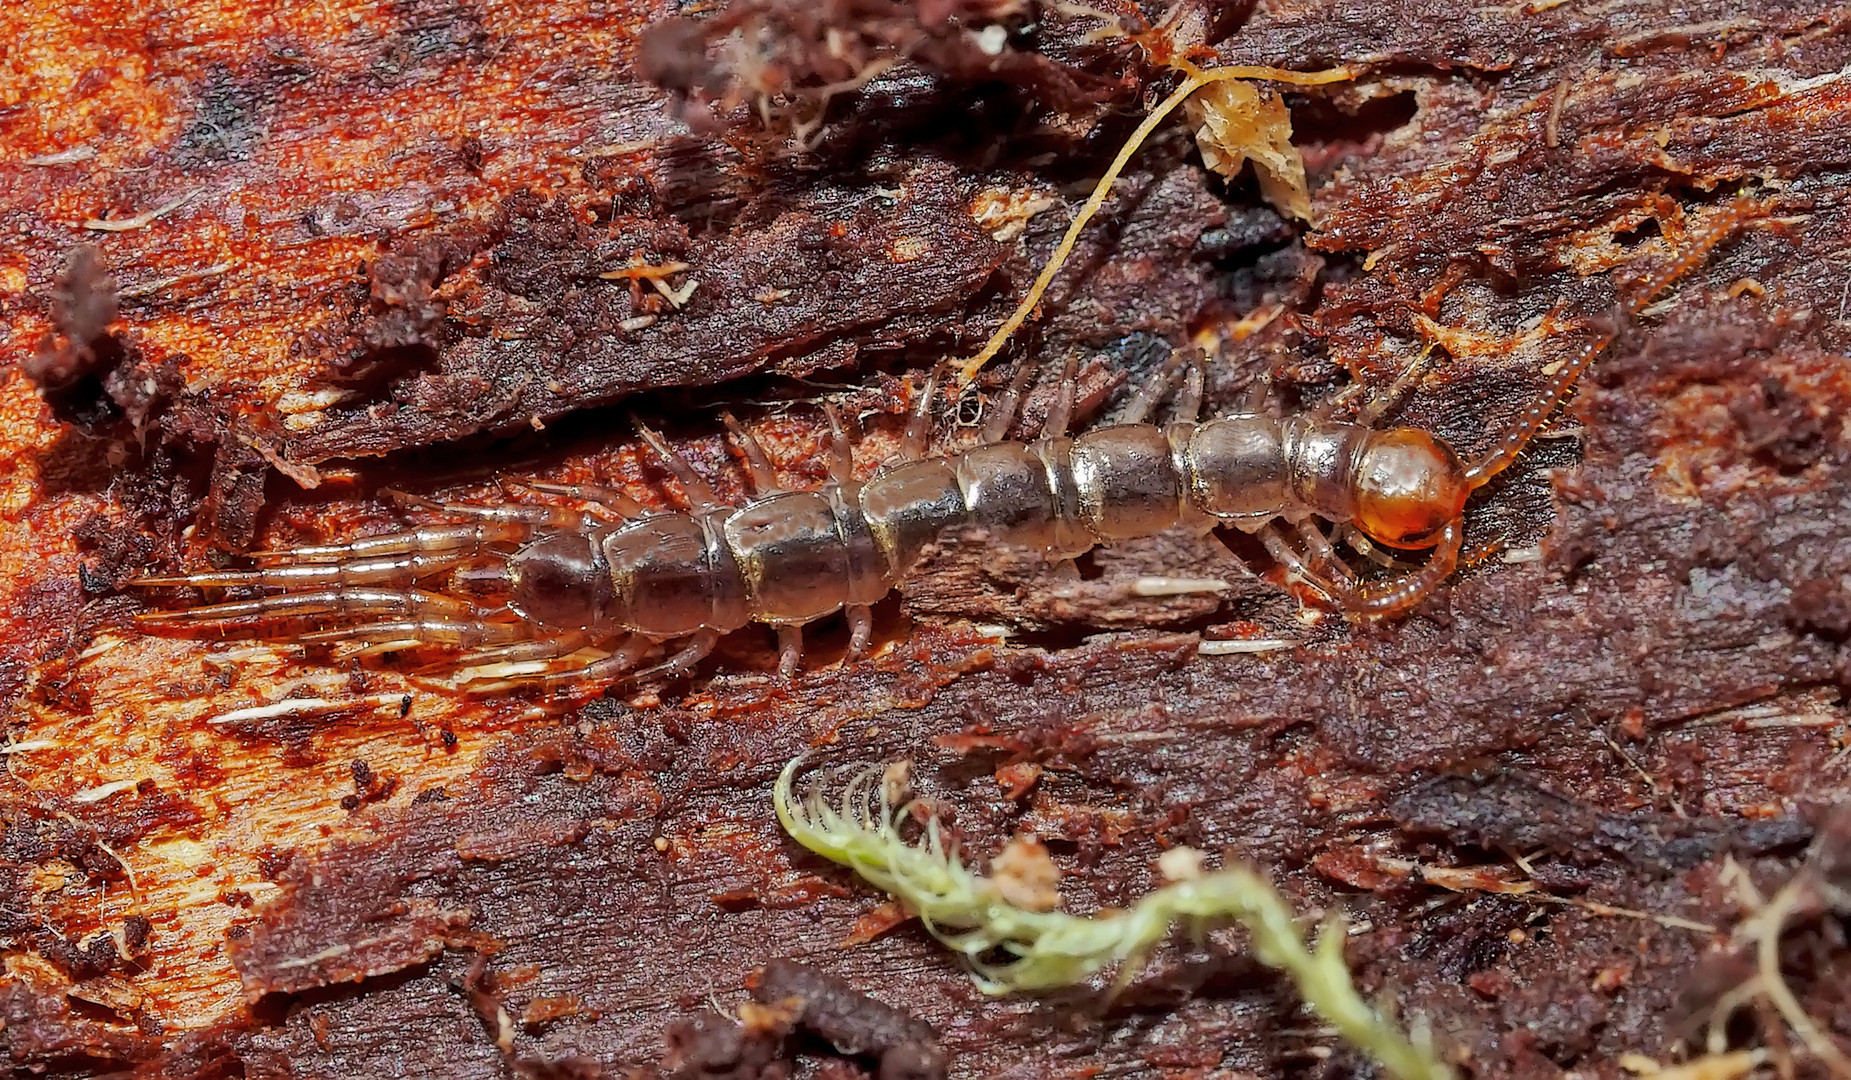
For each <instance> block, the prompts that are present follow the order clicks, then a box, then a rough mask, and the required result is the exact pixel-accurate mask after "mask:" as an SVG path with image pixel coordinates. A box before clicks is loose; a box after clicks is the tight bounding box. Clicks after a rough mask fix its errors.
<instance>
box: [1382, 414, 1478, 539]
mask: <svg viewBox="0 0 1851 1080" xmlns="http://www.w3.org/2000/svg"><path fill="white" fill-rule="evenodd" d="M1354 485H1355V486H1354V492H1355V498H1356V518H1355V521H1356V526H1357V528H1359V529H1361V530H1362V531H1363V534H1364V535H1366V536H1367V537H1369V539H1371V540H1373V541H1375V542H1376V543H1378V544H1383V545H1385V546H1387V547H1392V548H1424V547H1429V546H1431V545H1432V544H1433V542H1434V540H1435V539H1436V538H1437V537H1438V535H1439V532H1440V530H1441V529H1443V528H1445V527H1446V524H1447V522H1450V521H1456V520H1458V518H1459V515H1460V513H1461V512H1463V511H1464V509H1465V499H1466V496H1468V495H1470V494H1471V493H1472V488H1471V485H1470V484H1468V483H1467V482H1466V477H1465V466H1464V465H1463V464H1462V463H1461V462H1460V461H1459V455H1457V454H1455V453H1453V451H1452V448H1451V447H1449V446H1447V445H1446V444H1445V443H1443V442H1441V441H1439V440H1438V439H1436V438H1434V437H1433V436H1431V435H1429V434H1427V433H1426V432H1424V431H1421V430H1419V429H1417V428H1395V429H1393V430H1390V431H1378V432H1373V433H1372V434H1371V436H1370V438H1369V441H1368V443H1367V444H1365V445H1364V447H1363V452H1362V455H1361V457H1360V458H1359V459H1358V461H1357V464H1356V474H1355V480H1354Z"/></svg>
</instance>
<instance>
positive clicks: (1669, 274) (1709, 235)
mask: <svg viewBox="0 0 1851 1080" xmlns="http://www.w3.org/2000/svg"><path fill="white" fill-rule="evenodd" d="M1757 208H1758V203H1757V202H1756V201H1755V200H1754V199H1751V198H1749V197H1748V196H1746V195H1744V196H1741V197H1740V198H1737V199H1736V200H1734V201H1733V202H1731V203H1730V204H1729V205H1728V206H1726V207H1724V208H1723V209H1722V210H1721V211H1719V212H1718V213H1717V214H1716V216H1715V217H1714V218H1713V219H1712V220H1711V221H1710V222H1709V223H1708V224H1707V225H1706V226H1705V227H1704V229H1703V231H1702V232H1700V233H1698V234H1697V236H1696V238H1695V239H1694V241H1693V242H1692V243H1691V244H1690V245H1689V246H1688V247H1687V248H1686V249H1685V250H1684V251H1683V252H1681V253H1680V254H1678V255H1676V256H1675V257H1674V258H1672V259H1671V261H1670V262H1668V263H1666V264H1665V266H1664V267H1663V268H1662V269H1660V270H1659V271H1658V272H1657V273H1655V274H1652V275H1650V276H1648V277H1647V278H1646V279H1645V280H1644V281H1643V282H1642V283H1641V287H1640V288H1639V289H1638V291H1636V292H1634V293H1633V294H1632V296H1631V297H1630V298H1629V299H1627V300H1626V301H1625V302H1624V303H1623V304H1621V306H1620V310H1621V313H1622V317H1623V318H1625V319H1631V318H1634V317H1636V316H1637V315H1638V314H1639V313H1640V312H1642V311H1644V310H1645V309H1646V308H1647V307H1649V306H1650V305H1651V304H1652V302H1653V301H1655V300H1657V299H1658V297H1659V296H1660V295H1661V294H1662V293H1663V292H1664V291H1665V290H1666V289H1669V288H1670V287H1671V286H1672V285H1674V284H1676V283H1677V281H1678V279H1680V278H1682V277H1684V276H1685V275H1686V274H1689V273H1690V272H1691V271H1692V270H1694V269H1696V268H1697V267H1698V266H1701V265H1702V264H1703V263H1704V261H1705V260H1706V259H1708V258H1709V253H1710V252H1711V250H1713V249H1714V248H1715V247H1716V245H1717V244H1720V243H1722V241H1723V240H1724V239H1725V238H1726V237H1728V236H1729V235H1731V234H1732V233H1734V232H1735V230H1736V228H1737V227H1739V226H1740V225H1741V223H1742V222H1743V221H1744V220H1746V219H1747V218H1749V217H1750V216H1752V212H1753V211H1754V210H1756V209H1757ZM1619 334H1620V326H1619V325H1618V324H1617V322H1616V324H1615V325H1614V326H1612V327H1610V328H1608V329H1606V330H1603V331H1601V332H1600V333H1599V334H1596V335H1595V336H1594V338H1593V339H1592V340H1590V341H1588V342H1587V343H1585V344H1584V345H1582V346H1581V349H1580V350H1579V351H1578V352H1576V353H1575V355H1574V356H1573V357H1572V358H1570V359H1569V360H1568V361H1567V362H1565V363H1564V364H1563V365H1562V367H1561V370H1559V371H1557V372H1556V373H1555V374H1554V375H1553V376H1551V377H1550V379H1549V381H1548V382H1547V383H1544V384H1543V388H1542V392H1541V393H1539V394H1538V395H1537V396H1536V400H1534V401H1532V402H1531V403H1530V405H1529V407H1527V408H1525V409H1524V410H1523V411H1522V412H1521V413H1518V414H1517V418H1516V420H1515V421H1514V422H1513V423H1512V424H1511V425H1510V427H1509V428H1508V429H1507V430H1506V431H1505V432H1504V437H1503V438H1502V439H1500V440H1498V443H1497V445H1496V446H1494V447H1493V448H1492V449H1491V451H1490V452H1489V453H1487V454H1486V455H1485V456H1484V457H1483V458H1480V459H1479V460H1478V461H1477V462H1476V463H1474V464H1473V465H1472V466H1471V467H1470V468H1468V469H1467V470H1466V473H1465V479H1466V483H1467V485H1468V486H1469V487H1471V488H1472V489H1473V490H1477V489H1478V488H1481V487H1484V486H1485V485H1486V484H1488V483H1490V482H1491V478H1492V477H1494V476H1496V475H1497V474H1499V473H1501V472H1503V471H1504V470H1505V469H1508V468H1510V466H1511V463H1512V462H1514V461H1516V460H1517V456H1518V455H1519V454H1521V453H1522V452H1523V448H1524V447H1526V446H1528V445H1529V443H1530V440H1531V439H1533V438H1535V437H1536V433H1537V432H1538V431H1540V430H1542V426H1543V424H1544V423H1546V422H1547V421H1548V419H1549V417H1550V416H1552V415H1553V414H1554V413H1555V410H1556V409H1557V408H1559V407H1560V406H1561V404H1562V402H1563V401H1565V400H1567V398H1568V395H1569V394H1570V393H1572V392H1573V391H1574V388H1575V384H1576V383H1578V382H1580V381H1581V376H1582V375H1584V374H1586V373H1587V369H1588V368H1590V367H1592V366H1593V364H1594V361H1595V360H1598V359H1599V358H1600V357H1601V356H1602V355H1603V354H1604V353H1605V352H1606V351H1607V347H1608V346H1610V345H1612V344H1613V341H1614V339H1615V338H1617V337H1618V336H1619Z"/></svg>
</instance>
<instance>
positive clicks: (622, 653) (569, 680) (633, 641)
mask: <svg viewBox="0 0 1851 1080" xmlns="http://www.w3.org/2000/svg"><path fill="white" fill-rule="evenodd" d="M716 640H717V639H716ZM656 644H657V641H656V639H655V638H651V637H646V636H644V635H642V634H631V635H630V636H629V637H628V638H626V639H624V643H623V644H622V645H620V646H618V648H617V650H616V651H615V652H613V653H611V654H610V655H609V656H606V657H604V658H603V659H601V660H594V661H592V662H591V663H589V664H586V665H585V666H584V667H578V668H572V669H570V670H567V671H549V672H547V673H546V674H544V675H540V676H538V677H534V678H520V679H517V680H516V681H519V682H523V683H533V684H536V685H538V686H540V687H541V688H542V689H545V690H558V689H562V688H565V687H571V686H584V685H587V684H591V683H608V682H614V681H616V680H617V679H618V678H620V677H622V676H624V675H627V674H629V672H630V671H631V670H632V669H634V668H635V667H636V665H637V663H638V662H639V661H641V660H642V658H643V657H644V656H646V655H648V653H649V650H650V649H653V648H655V646H656ZM709 648H711V646H709ZM659 666H660V665H659ZM655 670H657V668H649V669H648V670H647V671H639V672H637V673H636V675H635V678H637V679H641V678H642V677H644V676H645V675H647V674H649V672H653V671H655Z"/></svg>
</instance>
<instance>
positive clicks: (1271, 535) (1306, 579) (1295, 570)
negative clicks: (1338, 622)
mask: <svg viewBox="0 0 1851 1080" xmlns="http://www.w3.org/2000/svg"><path fill="white" fill-rule="evenodd" d="M1253 536H1254V539H1256V540H1258V541H1259V542H1260V543H1261V544H1262V545H1264V546H1265V548H1266V553H1267V554H1268V555H1271V556H1272V557H1273V561H1274V562H1276V563H1278V564H1279V565H1280V567H1282V568H1283V569H1284V570H1285V572H1286V575H1287V576H1288V577H1289V578H1292V579H1294V580H1296V581H1299V582H1301V583H1303V584H1304V585H1306V586H1307V587H1309V588H1311V589H1314V590H1316V591H1317V592H1318V593H1320V594H1321V595H1322V596H1323V597H1324V599H1325V600H1327V601H1329V602H1330V603H1331V604H1332V605H1333V606H1338V601H1337V597H1336V594H1335V592H1334V591H1333V589H1332V588H1331V587H1330V583H1329V582H1328V581H1327V580H1326V579H1325V578H1324V576H1323V575H1321V574H1319V573H1317V572H1316V571H1314V570H1312V569H1311V567H1310V566H1308V565H1306V563H1305V560H1304V558H1303V557H1301V556H1300V555H1299V554H1298V552H1297V551H1295V550H1293V548H1292V545H1291V542H1290V541H1288V540H1287V539H1286V538H1285V537H1284V536H1283V535H1282V534H1281V533H1280V532H1279V530H1278V529H1277V528H1276V527H1275V526H1273V525H1272V524H1271V523H1268V524H1266V525H1264V526H1262V527H1261V528H1260V529H1259V530H1258V531H1257V532H1255V533H1254V534H1253Z"/></svg>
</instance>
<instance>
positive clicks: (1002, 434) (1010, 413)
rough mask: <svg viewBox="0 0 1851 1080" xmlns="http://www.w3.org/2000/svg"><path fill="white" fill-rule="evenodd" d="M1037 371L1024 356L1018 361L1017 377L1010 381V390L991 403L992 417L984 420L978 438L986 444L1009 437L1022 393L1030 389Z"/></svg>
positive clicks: (1020, 402)
mask: <svg viewBox="0 0 1851 1080" xmlns="http://www.w3.org/2000/svg"><path fill="white" fill-rule="evenodd" d="M1034 370H1035V365H1034V364H1033V363H1031V362H1030V361H1029V358H1028V357H1026V356H1024V357H1023V358H1022V359H1020V360H1018V361H1016V365H1015V375H1014V376H1013V377H1012V378H1011V379H1010V380H1009V387H1008V389H1006V390H1004V391H1003V392H1002V393H1001V394H998V395H997V396H996V400H994V401H992V402H990V415H989V416H987V417H985V418H984V421H983V431H982V433H981V434H980V435H979V436H978V437H979V438H980V439H982V440H983V441H984V442H987V443H993V442H1002V441H1003V440H1004V439H1006V438H1008V437H1009V425H1010V424H1012V423H1014V422H1015V413H1016V409H1017V408H1019V407H1020V406H1021V404H1022V392H1023V390H1025V389H1026V388H1027V387H1028V377H1029V375H1030V374H1032V373H1033V372H1034Z"/></svg>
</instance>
